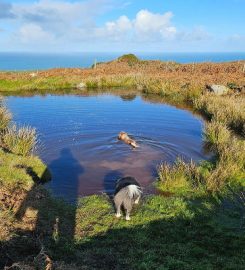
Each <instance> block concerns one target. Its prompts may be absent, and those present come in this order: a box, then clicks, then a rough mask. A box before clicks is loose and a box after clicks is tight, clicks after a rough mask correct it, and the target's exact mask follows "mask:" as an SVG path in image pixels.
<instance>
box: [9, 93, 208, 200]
mask: <svg viewBox="0 0 245 270" xmlns="http://www.w3.org/2000/svg"><path fill="white" fill-rule="evenodd" d="M157 101H158V100H149V99H147V98H145V97H142V96H140V95H135V94H132V93H131V94H128V95H119V94H118V93H117V94H115V95H113V94H109V93H107V94H90V95H75V94H70V95H45V96H38V95H37V96H32V97H21V96H10V97H7V98H6V103H7V106H8V108H9V109H10V110H11V111H12V113H13V118H14V121H16V122H18V124H20V125H23V124H24V125H30V126H33V127H36V129H37V132H38V134H39V140H40V142H41V146H40V147H39V151H38V154H39V155H40V156H41V158H42V159H43V160H44V161H45V162H46V164H48V167H49V169H50V170H51V173H52V181H50V182H49V183H48V187H49V188H50V189H51V190H52V192H53V193H54V194H55V195H57V196H61V197H63V198H65V199H67V200H69V201H74V200H76V198H78V197H79V196H83V195H90V194H100V193H101V192H107V193H110V192H112V191H113V189H114V183H115V181H116V179H117V178H118V177H121V176H126V175H131V176H134V177H136V178H137V179H138V181H139V182H140V183H141V184H142V186H143V187H145V191H146V192H152V191H153V188H152V183H153V181H154V180H155V177H156V168H157V166H158V165H159V164H160V163H161V162H163V161H167V162H171V163H172V162H173V161H174V160H175V159H176V158H177V157H178V156H181V157H183V158H184V159H186V160H190V159H193V160H195V161H200V160H202V159H205V158H207V155H206V154H205V152H204V149H203V144H202V135H201V130H202V125H203V120H202V119H201V118H200V117H198V116H195V115H193V114H192V113H191V112H190V111H188V110H184V109H179V108H176V107H174V106H170V105H167V104H164V103H158V102H157ZM122 130H123V131H126V132H128V133H129V134H131V135H132V136H133V137H134V138H135V139H136V140H137V142H138V144H139V145H140V147H139V148H137V149H136V150H132V149H131V148H130V147H129V146H128V145H125V144H124V143H122V142H120V141H118V140H117V134H118V133H119V132H120V131H122Z"/></svg>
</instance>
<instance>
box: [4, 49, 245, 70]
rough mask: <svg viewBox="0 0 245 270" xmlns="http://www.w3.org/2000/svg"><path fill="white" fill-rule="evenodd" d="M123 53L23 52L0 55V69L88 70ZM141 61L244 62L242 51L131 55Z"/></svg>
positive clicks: (140, 53)
mask: <svg viewBox="0 0 245 270" xmlns="http://www.w3.org/2000/svg"><path fill="white" fill-rule="evenodd" d="M123 54H125V52H113V53H105V52H103V53H102V52H87V53H86V52H81V53H78V52H76V53H26V52H23V53H21V52H0V70H2V71H25V70H26V71H28V70H44V69H51V68H87V67H90V66H92V65H93V64H94V63H95V62H97V63H98V62H106V61H111V60H113V59H116V58H117V57H119V56H121V55H123ZM134 54H135V55H136V56H137V57H139V58H140V59H142V60H161V61H175V62H178V63H200V62H229V61H241V60H245V52H212V53H210V52H199V53H196V52H195V53H190V52H188V53H179V52H178V53H154V52H152V53H142V52H139V53H134Z"/></svg>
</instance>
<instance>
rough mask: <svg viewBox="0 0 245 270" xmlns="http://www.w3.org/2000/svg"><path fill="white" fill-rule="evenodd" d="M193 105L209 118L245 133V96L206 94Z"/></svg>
mask: <svg viewBox="0 0 245 270" xmlns="http://www.w3.org/2000/svg"><path fill="white" fill-rule="evenodd" d="M194 106H195V108H196V109H198V110H199V111H201V112H203V113H204V114H206V115H207V116H208V117H209V118H212V119H213V120H215V121H218V122H220V123H222V124H224V125H226V126H227V127H230V128H231V129H234V130H236V131H238V132H239V133H240V134H242V135H245V96H244V95H226V96H219V97H218V96H215V95H212V94H206V95H202V96H200V97H199V98H198V99H196V100H195V102H194Z"/></svg>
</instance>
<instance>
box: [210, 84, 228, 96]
mask: <svg viewBox="0 0 245 270" xmlns="http://www.w3.org/2000/svg"><path fill="white" fill-rule="evenodd" d="M206 87H207V89H208V90H209V91H210V92H211V93H214V94H216V95H224V94H227V92H228V91H229V88H227V87H226V86H224V85H219V84H212V85H207V86H206Z"/></svg>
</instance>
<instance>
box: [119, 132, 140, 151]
mask: <svg viewBox="0 0 245 270" xmlns="http://www.w3.org/2000/svg"><path fill="white" fill-rule="evenodd" d="M118 140H120V141H124V142H125V143H126V144H129V145H131V146H132V147H133V148H136V147H139V146H138V145H137V143H136V141H135V140H133V139H131V138H130V137H129V136H128V134H127V133H126V132H124V131H121V132H120V133H119V134H118Z"/></svg>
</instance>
